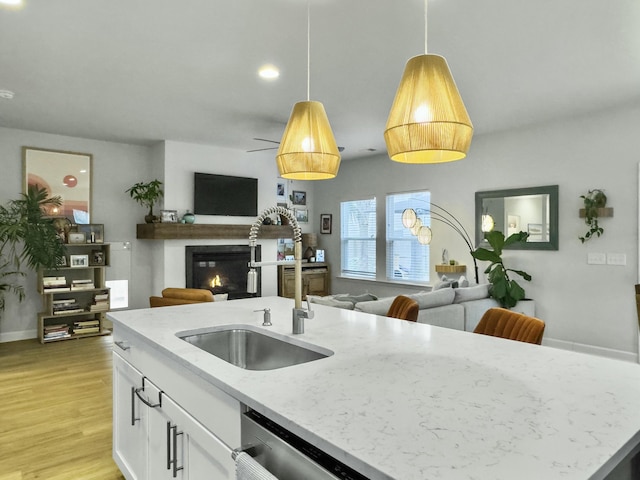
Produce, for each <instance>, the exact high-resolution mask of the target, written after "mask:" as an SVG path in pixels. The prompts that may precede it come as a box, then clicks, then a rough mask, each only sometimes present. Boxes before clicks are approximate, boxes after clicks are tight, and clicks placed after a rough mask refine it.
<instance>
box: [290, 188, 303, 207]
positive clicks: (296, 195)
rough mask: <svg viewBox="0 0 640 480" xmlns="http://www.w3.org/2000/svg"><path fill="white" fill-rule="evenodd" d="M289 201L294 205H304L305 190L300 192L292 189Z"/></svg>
mask: <svg viewBox="0 0 640 480" xmlns="http://www.w3.org/2000/svg"><path fill="white" fill-rule="evenodd" d="M291 203H293V204H294V205H306V204H307V192H301V191H299V190H294V191H293V193H292V194H291Z"/></svg>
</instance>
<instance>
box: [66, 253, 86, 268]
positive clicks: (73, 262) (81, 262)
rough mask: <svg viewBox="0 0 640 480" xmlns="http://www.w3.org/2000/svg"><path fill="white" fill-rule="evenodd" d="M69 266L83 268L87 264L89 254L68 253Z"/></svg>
mask: <svg viewBox="0 0 640 480" xmlns="http://www.w3.org/2000/svg"><path fill="white" fill-rule="evenodd" d="M69 264H70V266H71V268H84V267H88V266H89V255H69Z"/></svg>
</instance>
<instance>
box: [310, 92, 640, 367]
mask: <svg viewBox="0 0 640 480" xmlns="http://www.w3.org/2000/svg"><path fill="white" fill-rule="evenodd" d="M638 125H640V105H634V106H630V107H624V108H619V109H615V110H610V111H605V112H600V113H598V114H592V115H590V116H586V117H581V118H571V119H567V120H559V121H557V122H553V123H549V124H545V125H540V126H536V127H531V128H528V129H523V130H519V131H510V132H503V133H496V134H492V135H484V136H477V137H475V138H474V140H473V143H472V146H471V150H470V152H469V155H468V157H467V158H466V159H464V160H461V161H458V162H453V163H449V164H442V165H402V164H396V163H394V162H391V161H390V160H388V157H387V156H386V155H380V156H377V157H374V158H371V159H360V160H353V161H347V162H343V164H342V166H341V168H340V173H339V175H338V177H337V178H336V179H334V180H331V181H327V182H319V183H318V185H317V186H316V188H315V197H316V200H317V204H319V205H322V210H323V212H322V213H332V214H333V221H334V228H333V234H332V235H320V236H319V237H320V243H321V246H324V247H325V248H326V249H327V255H328V261H330V262H331V264H332V272H333V275H334V276H336V275H339V269H340V227H339V225H340V223H339V222H340V215H339V213H340V208H339V207H340V201H341V200H345V199H353V198H361V197H364V196H367V195H370V194H375V195H376V196H377V198H378V208H379V209H380V211H383V210H382V209H383V208H384V195H385V194H386V193H395V192H403V191H411V190H416V189H428V190H430V191H431V193H432V200H433V201H434V202H435V203H437V204H439V205H441V206H443V207H445V208H447V209H448V210H450V211H451V212H452V213H453V214H454V215H455V216H456V217H457V218H458V219H459V220H460V221H461V222H462V223H463V224H464V225H466V226H467V229H468V230H469V231H470V232H473V231H474V219H473V215H474V193H475V192H476V191H480V190H493V189H504V188H518V187H530V186H536V185H553V184H558V185H559V190H560V193H559V195H560V199H559V200H560V201H559V203H560V212H559V218H560V249H559V250H558V251H551V252H548V251H509V252H508V253H506V254H505V255H504V257H505V259H506V260H507V261H508V264H507V266H509V267H512V268H517V269H522V270H525V271H527V272H529V273H530V274H531V275H532V276H533V280H532V282H531V283H527V282H523V283H525V284H526V285H524V286H525V289H526V292H527V296H528V297H531V298H534V299H535V300H536V314H537V315H538V316H539V317H540V318H542V319H544V320H545V321H546V322H547V330H546V332H545V337H546V339H547V341H548V342H551V343H553V341H554V340H555V341H556V344H558V345H563V346H568V347H571V346H573V347H574V348H576V349H581V348H583V347H582V345H588V346H593V347H596V349H602V351H603V352H606V351H608V350H613V352H609V353H611V354H612V355H614V356H615V355H617V356H620V357H625V358H632V357H633V356H635V354H636V353H637V351H638V335H637V329H638V326H637V316H636V310H635V303H634V288H633V286H634V284H635V283H636V281H637V278H638V272H637V265H638V238H637V232H638V207H637V205H638V200H637V198H638V186H637V184H638V162H639V161H640V157H638V156H637V155H635V152H637V150H638V149H637V146H636V142H635V139H636V138H637V134H638ZM593 188H601V189H604V191H605V193H606V194H607V195H608V198H609V200H608V205H607V206H610V207H613V208H614V217H613V218H609V219H603V220H602V221H601V222H600V223H601V226H602V227H603V228H604V230H605V231H604V236H602V237H601V238H596V239H594V240H591V241H590V242H588V243H587V244H584V245H582V244H581V243H580V241H579V240H578V237H579V236H581V235H583V234H584V233H585V232H586V225H585V224H584V220H583V219H580V218H579V217H578V210H579V209H580V208H581V206H582V200H581V199H580V198H579V197H580V195H582V194H584V193H586V192H587V190H589V189H593ZM432 228H433V232H434V235H433V236H434V240H433V243H432V250H431V251H432V257H431V258H432V264H435V263H436V262H437V261H438V260H439V258H440V254H441V251H442V248H447V249H448V250H449V256H450V258H454V259H457V260H458V261H460V263H464V264H466V265H467V267H468V268H467V276H469V277H472V272H471V265H472V259H471V256H470V255H469V252H468V251H467V250H466V249H465V248H464V247H465V246H464V244H463V243H462V240H461V239H460V238H459V237H458V236H457V235H456V234H455V233H453V231H452V230H451V229H449V228H447V227H445V226H443V225H442V224H439V223H436V222H434V224H433V225H432ZM378 234H379V236H382V237H384V223H383V222H379V229H378ZM382 245H383V242H382ZM588 252H605V253H624V254H626V257H627V264H626V266H610V265H587V263H586V259H587V253H588ZM482 270H484V267H483V266H481V269H480V271H481V276H482ZM431 274H432V278H434V279H435V278H436V276H435V272H434V271H433V267H432V272H431ZM481 281H483V280H481ZM484 281H486V280H484ZM365 290H368V291H370V292H373V293H377V294H379V295H391V294H395V293H397V292H399V291H401V290H402V289H401V288H391V287H389V286H388V285H385V284H379V283H371V282H362V281H360V282H357V281H353V280H343V279H340V278H333V279H332V291H333V292H350V293H360V292H362V291H365Z"/></svg>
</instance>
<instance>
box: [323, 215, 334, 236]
mask: <svg viewBox="0 0 640 480" xmlns="http://www.w3.org/2000/svg"><path fill="white" fill-rule="evenodd" d="M331 224H332V215H331V214H330V213H321V214H320V233H331Z"/></svg>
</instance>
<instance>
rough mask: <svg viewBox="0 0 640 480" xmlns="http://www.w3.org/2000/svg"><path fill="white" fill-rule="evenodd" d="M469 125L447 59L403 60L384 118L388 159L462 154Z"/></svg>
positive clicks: (443, 158)
mask: <svg viewBox="0 0 640 480" xmlns="http://www.w3.org/2000/svg"><path fill="white" fill-rule="evenodd" d="M472 136H473V126H472V125H471V119H470V118H469V115H468V114H467V110H466V108H465V106H464V103H463V102H462V98H461V97H460V93H459V92H458V88H457V87H456V84H455V82H454V80H453V77H452V75H451V72H450V71H449V66H448V65H447V61H446V60H445V59H444V58H443V57H441V56H439V55H427V54H425V55H419V56H417V57H413V58H411V59H409V61H408V62H407V65H406V67H405V70H404V74H403V75H402V79H401V80H400V86H399V87H398V90H397V92H396V97H395V99H394V101H393V106H392V107H391V111H390V112H389V118H388V119H387V127H386V130H385V132H384V139H385V142H386V143H387V151H388V153H389V157H390V158H391V160H394V161H396V162H402V163H442V162H451V161H454V160H460V159H462V158H464V157H465V156H466V155H467V151H468V150H469V146H470V145H471V137H472Z"/></svg>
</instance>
